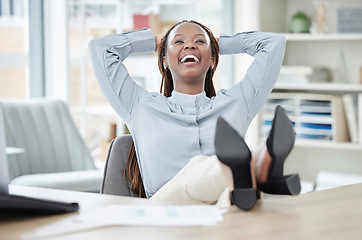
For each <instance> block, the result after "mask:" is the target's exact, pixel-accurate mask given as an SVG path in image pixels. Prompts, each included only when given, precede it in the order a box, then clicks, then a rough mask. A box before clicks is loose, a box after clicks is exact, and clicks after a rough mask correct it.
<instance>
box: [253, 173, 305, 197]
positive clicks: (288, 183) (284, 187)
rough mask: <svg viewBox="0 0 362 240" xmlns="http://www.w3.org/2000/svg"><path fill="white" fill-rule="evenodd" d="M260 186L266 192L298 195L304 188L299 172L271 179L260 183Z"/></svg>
mask: <svg viewBox="0 0 362 240" xmlns="http://www.w3.org/2000/svg"><path fill="white" fill-rule="evenodd" d="M258 188H259V189H260V190H262V191H263V192H265V193H270V194H281V195H298V194H299V193H300V191H301V189H302V188H301V185H300V179H299V175H298V174H293V175H287V176H283V177H279V178H273V179H270V180H269V181H268V182H267V183H264V184H258Z"/></svg>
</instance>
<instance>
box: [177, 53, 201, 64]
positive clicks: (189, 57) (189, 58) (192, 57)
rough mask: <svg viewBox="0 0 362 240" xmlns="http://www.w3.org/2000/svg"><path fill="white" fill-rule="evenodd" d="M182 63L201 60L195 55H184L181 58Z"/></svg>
mask: <svg viewBox="0 0 362 240" xmlns="http://www.w3.org/2000/svg"><path fill="white" fill-rule="evenodd" d="M180 62H181V63H185V62H195V63H198V62H200V60H199V59H198V58H197V57H196V56H195V55H186V56H185V57H183V58H182V59H181V60H180Z"/></svg>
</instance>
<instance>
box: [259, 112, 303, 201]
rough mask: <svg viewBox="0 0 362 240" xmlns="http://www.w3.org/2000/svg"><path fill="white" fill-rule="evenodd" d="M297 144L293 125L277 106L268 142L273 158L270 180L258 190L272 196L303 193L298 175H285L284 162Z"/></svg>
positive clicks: (260, 185)
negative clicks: (295, 143)
mask: <svg viewBox="0 0 362 240" xmlns="http://www.w3.org/2000/svg"><path fill="white" fill-rule="evenodd" d="M294 142H295V132H294V128H293V123H292V122H291V121H290V119H289V118H288V115H287V114H286V112H285V110H284V108H282V107H281V106H279V105H278V106H277V107H276V110H275V116H274V120H273V125H272V128H271V130H270V133H269V136H268V138H267V140H266V145H267V149H268V152H269V154H270V156H271V158H272V162H271V165H270V169H269V174H268V180H267V181H266V182H265V183H262V184H258V189H259V190H261V191H263V192H265V193H270V194H283V195H297V194H299V193H300V191H301V186H300V180H299V175H298V174H293V175H287V176H284V175H283V171H284V162H285V159H286V157H287V156H288V154H289V153H290V151H291V150H292V148H293V146H294Z"/></svg>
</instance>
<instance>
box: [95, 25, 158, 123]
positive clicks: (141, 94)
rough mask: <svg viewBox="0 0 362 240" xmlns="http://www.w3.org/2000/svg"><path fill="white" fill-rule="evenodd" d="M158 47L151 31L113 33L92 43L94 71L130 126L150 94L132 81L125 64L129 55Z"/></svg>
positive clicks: (101, 85) (105, 94)
mask: <svg viewBox="0 0 362 240" xmlns="http://www.w3.org/2000/svg"><path fill="white" fill-rule="evenodd" d="M155 47H156V45H155V37H154V35H153V33H152V31H151V30H150V29H142V30H138V31H133V32H128V33H120V34H111V35H108V36H105V37H101V38H97V39H93V40H91V41H90V42H89V52H90V57H91V61H92V65H93V70H94V74H95V76H96V79H97V81H98V84H99V86H100V88H101V91H102V94H103V95H104V96H105V97H106V99H107V100H108V102H109V103H110V105H111V106H112V107H113V108H114V110H115V111H116V112H117V113H118V114H119V115H120V116H121V118H122V119H123V120H124V121H125V122H126V123H127V124H128V123H129V122H130V120H131V118H132V114H133V112H134V111H135V109H136V108H137V105H138V103H139V102H140V100H142V99H143V98H145V97H147V96H149V93H148V92H147V91H146V90H145V89H143V88H142V87H140V86H138V85H137V84H136V83H135V82H134V81H133V80H132V79H131V77H130V76H129V74H128V70H127V69H126V67H125V66H124V64H123V63H122V62H123V61H124V60H125V59H126V58H127V57H128V55H129V54H132V53H141V52H152V51H154V50H155Z"/></svg>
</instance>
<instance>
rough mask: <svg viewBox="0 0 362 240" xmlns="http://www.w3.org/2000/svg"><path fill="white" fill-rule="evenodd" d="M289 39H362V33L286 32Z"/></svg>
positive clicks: (285, 34) (286, 37)
mask: <svg viewBox="0 0 362 240" xmlns="http://www.w3.org/2000/svg"><path fill="white" fill-rule="evenodd" d="M283 35H284V36H285V39H286V40H287V41H362V34H360V33H343V34H342V33H339V34H338V33H325V34H323V33H316V34H310V33H284V34H283Z"/></svg>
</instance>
